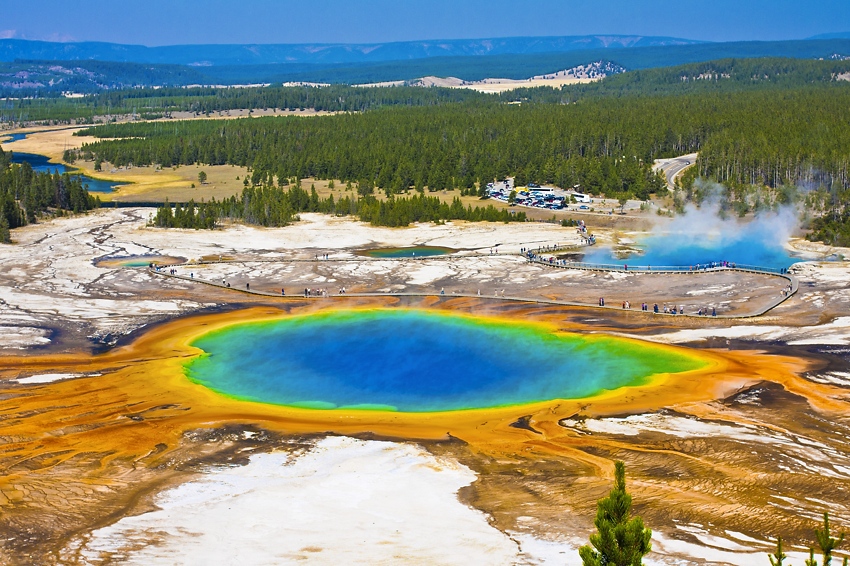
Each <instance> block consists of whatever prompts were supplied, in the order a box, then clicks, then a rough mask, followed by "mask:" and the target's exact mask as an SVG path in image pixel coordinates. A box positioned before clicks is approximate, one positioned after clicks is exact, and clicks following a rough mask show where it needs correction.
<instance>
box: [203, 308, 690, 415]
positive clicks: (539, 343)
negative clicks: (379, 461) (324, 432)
mask: <svg viewBox="0 0 850 566" xmlns="http://www.w3.org/2000/svg"><path fill="white" fill-rule="evenodd" d="M193 346H196V347H198V348H200V349H202V350H204V351H205V352H206V354H205V355H202V356H200V357H199V358H196V359H195V360H194V361H192V362H190V363H189V364H188V365H187V374H188V376H189V378H190V379H192V380H193V381H195V382H197V383H200V384H202V385H205V386H207V387H209V388H211V389H213V390H215V391H217V392H219V393H222V394H225V395H228V396H232V397H236V398H239V399H243V400H249V401H259V402H264V403H272V404H277V405H287V406H295V407H307V408H316V409H335V408H359V409H384V410H398V411H405V412H430V411H451V410H460V409H472V408H486V407H499V406H509V405H521V404H528V403H533V402H538V401H546V400H551V399H571V398H581V397H587V396H590V395H593V394H596V393H599V392H601V391H603V390H609V389H615V388H618V387H623V386H627V385H635V384H640V383H642V382H644V381H645V380H646V379H647V378H648V377H649V376H652V375H654V374H657V373H664V372H680V371H688V370H692V369H697V368H699V367H701V366H702V365H704V362H702V361H701V360H699V359H697V358H696V357H693V356H689V355H687V354H684V353H678V352H674V351H671V350H668V349H663V348H659V347H657V346H654V345H650V344H642V343H639V342H634V341H628V340H623V339H618V338H615V337H605V336H591V337H588V336H581V335H575V334H562V333H558V334H556V333H553V332H551V331H549V330H548V329H547V328H546V327H543V326H540V325H533V324H514V323H506V322H504V321H502V320H495V319H487V318H476V317H467V316H457V315H447V314H439V313H429V312H426V311H416V310H366V311H334V312H330V313H322V314H317V315H310V316H299V317H290V318H285V319H281V320H276V321H272V322H261V323H248V324H239V325H234V326H231V327H227V328H224V329H222V330H218V331H215V332H212V333H209V334H206V335H204V336H202V337H200V338H199V339H197V340H195V341H194V342H193Z"/></svg>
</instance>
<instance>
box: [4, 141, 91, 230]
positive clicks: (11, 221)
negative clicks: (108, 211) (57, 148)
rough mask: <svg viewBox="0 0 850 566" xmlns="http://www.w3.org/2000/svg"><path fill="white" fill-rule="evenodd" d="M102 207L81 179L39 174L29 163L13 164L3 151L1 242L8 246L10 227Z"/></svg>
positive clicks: (9, 156)
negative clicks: (48, 216)
mask: <svg viewBox="0 0 850 566" xmlns="http://www.w3.org/2000/svg"><path fill="white" fill-rule="evenodd" d="M99 206H100V199H99V198H98V197H93V196H91V195H90V194H89V192H88V191H87V190H86V188H85V187H84V186H83V183H82V181H81V180H80V178H79V177H76V176H73V175H70V174H68V173H64V174H59V173H38V172H35V171H33V169H32V167H31V166H30V164H29V163H23V164H13V163H12V162H11V154H10V153H5V152H3V150H2V149H0V242H3V243H9V242H10V241H11V235H10V233H9V230H10V229H11V228H18V227H20V226H26V225H27V224H31V223H33V222H35V221H36V220H37V218H38V217H39V216H42V215H45V214H55V215H62V214H64V213H65V212H75V213H77V212H85V211H87V210H91V209H93V208H96V207H99Z"/></svg>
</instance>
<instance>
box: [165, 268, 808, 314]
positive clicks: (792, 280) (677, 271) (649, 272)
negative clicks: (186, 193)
mask: <svg viewBox="0 0 850 566" xmlns="http://www.w3.org/2000/svg"><path fill="white" fill-rule="evenodd" d="M496 255H500V256H502V257H505V256H514V257H516V255H515V254H496ZM458 257H494V256H488V254H477V255H466V256H457V255H445V256H432V257H428V258H419V259H413V258H385V259H384V258H368V257H358V258H357V259H356V260H352V259H351V258H346V259H344V260H334V259H321V260H316V259H288V260H280V259H257V260H253V259H252V260H230V261H226V260H222V261H202V262H194V263H183V264H179V265H168V266H163V267H161V268H159V269H156V268H152V269H149V271H150V273H153V274H156V275H160V276H163V277H170V278H174V279H181V280H184V281H191V282H193V283H199V284H202V285H209V286H212V287H217V288H219V289H224V290H227V291H233V292H238V293H245V294H249V295H255V296H261V297H269V298H278V299H287V300H304V301H323V300H325V301H326V300H331V299H332V300H334V301H340V300H345V299H346V298H349V297H354V298H356V297H388V296H392V297H438V298H456V297H465V298H471V299H481V300H488V301H491V300H492V301H512V302H521V303H533V304H541V305H554V306H566V307H581V308H591V309H600V310H616V311H618V312H628V313H641V314H644V315H648V316H663V317H673V318H676V317H687V318H702V319H705V318H709V319H747V318H755V317H759V316H762V315H764V314H766V313H768V312H770V311H771V310H773V309H775V308H776V307H777V306H779V305H781V304H782V303H784V302H785V301H787V300H788V299H789V298H790V297H792V296H793V295H794V294H796V293H797V291H798V290H799V287H800V284H799V281H798V280H797V278H796V277H794V276H793V275H791V274H789V273H784V272H781V271H780V270H773V269H767V268H758V267H754V266H745V267H744V266H741V267H737V266H736V267H726V266H720V267H706V268H704V269H703V268H700V269H698V270H696V269H693V268H686V267H675V268H666V269H665V268H663V267H661V268H657V269H655V268H651V269H645V268H641V269H636V268H629V269H623V267H621V266H614V265H611V266H604V265H593V264H582V263H577V262H565V261H558V260H556V261H549V260H546V259H544V258H539V257H538V258H535V259H529V258H528V257H527V256H520V257H523V258H525V259H526V260H527V261H529V262H530V263H535V264H537V265H541V266H545V267H550V268H553V269H578V270H584V271H600V272H620V273H624V272H625V273H631V274H636V275H641V276H671V275H679V276H681V275H684V276H687V275H699V274H705V273H714V272H720V271H737V272H741V273H754V274H759V275H768V276H771V277H779V278H781V279H783V280H785V281H788V283H789V286H790V290H789V291H788V292H787V293H786V294H783V295H780V296H779V297H777V298H776V299H774V300H773V301H771V302H770V303H768V304H767V305H765V306H764V307H762V308H760V309H759V310H758V311H754V312H751V313H744V314H718V315H714V316H711V315H700V314H697V313H684V314H670V313H661V312H659V313H655V312H653V311H651V310H650V311H643V310H640V309H622V308H620V307H618V306H615V305H612V306H599V305H593V304H588V303H580V302H576V301H561V300H555V299H538V298H530V297H518V296H505V295H498V294H495V295H494V296H492V297H491V296H487V295H479V294H472V293H450V294H448V295H446V294H443V293H434V292H431V293H411V292H388V293H344V294H336V295H332V294H327V295H323V296H304V295H303V294H296V295H281V294H277V293H271V292H268V291H260V290H251V289H247V288H246V289H242V288H237V287H228V286H227V285H226V284H223V283H219V282H218V281H211V280H207V279H201V278H198V277H192V276H187V275H177V274H171V273H168V271H167V270H168V269H173V268H177V267H180V268H183V269H185V268H188V267H192V266H196V265H197V266H199V265H208V264H217V263H228V264H233V263H315V262H317V261H320V262H332V261H347V262H348V261H417V262H418V261H425V260H427V261H433V260H447V259H457V258H458Z"/></svg>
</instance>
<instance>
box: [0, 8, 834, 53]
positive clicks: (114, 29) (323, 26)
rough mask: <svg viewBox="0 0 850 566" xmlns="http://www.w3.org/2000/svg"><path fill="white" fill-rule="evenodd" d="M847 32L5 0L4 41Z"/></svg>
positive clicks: (697, 20)
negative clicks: (12, 39) (6, 39)
mask: <svg viewBox="0 0 850 566" xmlns="http://www.w3.org/2000/svg"><path fill="white" fill-rule="evenodd" d="M847 31H850V1H848V0H808V1H803V0H795V1H790V0H652V1H649V0H486V1H484V0H300V1H291V0H239V1H238V2H237V1H233V0H197V1H188V0H144V1H141V2H139V1H135V2H132V1H127V0H76V1H74V2H69V1H68V0H0V37H18V38H24V39H47V40H53V41H108V42H115V43H134V44H143V45H170V44H187V43H371V42H386V41H406V40H415V39H454V38H481V37H507V36H546V35H589V34H636V35H664V36H672V37H683V38H688V39H701V40H708V41H735V40H772V39H802V38H805V37H809V36H812V35H815V34H821V33H833V32H847Z"/></svg>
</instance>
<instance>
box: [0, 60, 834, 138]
mask: <svg viewBox="0 0 850 566" xmlns="http://www.w3.org/2000/svg"><path fill="white" fill-rule="evenodd" d="M104 65H106V64H105V63H104ZM109 65H116V64H114V63H110V64H109ZM553 69H556V67H553ZM847 72H850V61H840V60H836V61H830V60H827V61H816V60H806V59H783V58H764V59H723V60H719V61H709V62H705V63H693V64H688V65H680V66H676V67H665V68H660V69H649V70H639V71H631V72H627V73H623V74H618V75H613V76H609V77H607V78H606V79H604V80H602V81H599V82H595V83H591V84H585V85H566V86H564V87H562V88H551V87H543V88H520V89H517V90H513V91H508V92H504V93H501V94H484V93H480V92H477V91H474V90H469V89H450V88H423V87H408V86H398V87H391V88H388V87H354V86H347V85H330V86H324V87H316V86H280V85H275V86H267V87H249V88H221V87H188V88H181V87H171V88H133V89H124V90H111V91H107V92H102V93H99V94H92V95H88V96H85V97H82V98H70V99H68V98H40V97H36V98H20V97H19V98H18V99H7V100H5V101H4V102H3V104H2V106H0V120H2V121H15V122H23V121H45V120H49V121H53V122H70V121H71V120H74V121H77V122H81V123H86V122H92V121H93V120H94V119H95V118H98V119H104V117H106V118H108V117H110V116H129V115H132V116H136V117H140V118H144V119H157V118H162V117H165V116H169V115H170V114H171V113H173V112H196V113H198V114H215V113H217V112H226V111H228V110H261V109H269V108H279V109H306V108H310V109H315V110H319V111H328V112H363V111H367V110H374V109H378V108H384V107H387V106H434V105H438V104H445V103H452V102H464V101H473V100H474V101H479V102H493V103H499V102H502V103H503V102H513V101H519V100H522V101H524V102H526V103H528V102H538V103H547V104H565V103H570V102H574V101H576V100H577V99H579V98H587V97H597V96H632V95H643V96H647V95H653V96H655V95H676V94H685V93H688V92H705V91H711V92H732V91H738V90H768V89H773V90H776V89H785V88H797V87H803V86H807V85H809V86H810V85H816V84H825V83H830V82H833V81H835V80H836V79H837V77H839V76H841V75H842V74H844V73H847Z"/></svg>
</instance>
